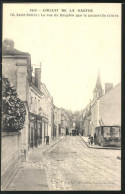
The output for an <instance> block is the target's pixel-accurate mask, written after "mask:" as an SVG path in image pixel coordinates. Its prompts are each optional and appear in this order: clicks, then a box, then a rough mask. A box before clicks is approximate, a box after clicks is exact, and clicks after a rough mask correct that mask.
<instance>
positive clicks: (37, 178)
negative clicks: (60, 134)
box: [6, 136, 121, 191]
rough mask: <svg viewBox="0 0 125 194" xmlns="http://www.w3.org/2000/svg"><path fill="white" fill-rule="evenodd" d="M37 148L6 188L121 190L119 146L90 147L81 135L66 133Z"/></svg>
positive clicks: (25, 189) (21, 189)
mask: <svg viewBox="0 0 125 194" xmlns="http://www.w3.org/2000/svg"><path fill="white" fill-rule="evenodd" d="M34 151H35V153H36V154H35V153H34ZM34 151H33V152H31V156H32V157H31V156H30V161H28V162H24V163H23V165H22V168H20V170H19V171H18V173H17V174H16V175H15V177H14V179H13V180H12V182H11V183H10V185H9V186H8V188H7V189H6V190H7V191H31V190H32V191H36V190H39V191H40V190H61V191H63V190H120V187H121V185H120V183H121V173H120V171H121V160H119V159H118V158H117V156H119V157H120V156H121V155H120V154H121V153H120V152H121V151H120V150H109V149H108V150H107V149H91V148H88V147H87V146H86V144H85V142H84V141H83V139H82V138H81V137H80V136H67V137H64V138H63V139H62V140H61V141H58V142H57V143H55V144H52V145H50V147H48V148H46V149H43V151H41V149H36V150H34ZM33 157H34V158H33Z"/></svg>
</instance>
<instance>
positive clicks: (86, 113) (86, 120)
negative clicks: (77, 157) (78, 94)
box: [81, 103, 91, 136]
mask: <svg viewBox="0 0 125 194" xmlns="http://www.w3.org/2000/svg"><path fill="white" fill-rule="evenodd" d="M81 127H82V134H83V135H84V136H89V135H90V134H91V103H90V104H88V105H87V106H86V107H85V109H84V110H83V111H82V126H81Z"/></svg>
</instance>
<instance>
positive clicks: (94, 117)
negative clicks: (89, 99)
mask: <svg viewBox="0 0 125 194" xmlns="http://www.w3.org/2000/svg"><path fill="white" fill-rule="evenodd" d="M98 125H99V100H96V101H94V103H93V104H92V107H91V135H92V136H93V135H94V133H95V127H97V126H98Z"/></svg>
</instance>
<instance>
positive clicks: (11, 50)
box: [2, 47, 30, 56]
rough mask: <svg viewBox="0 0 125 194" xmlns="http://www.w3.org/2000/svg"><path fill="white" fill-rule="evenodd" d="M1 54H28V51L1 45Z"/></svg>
mask: <svg viewBox="0 0 125 194" xmlns="http://www.w3.org/2000/svg"><path fill="white" fill-rule="evenodd" d="M2 55H25V56H30V54H29V53H27V52H22V51H19V50H17V49H14V48H13V49H9V48H5V47H3V49H2Z"/></svg>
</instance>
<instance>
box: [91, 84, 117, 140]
mask: <svg viewBox="0 0 125 194" xmlns="http://www.w3.org/2000/svg"><path fill="white" fill-rule="evenodd" d="M100 90H101V91H102V89H101V87H100ZM94 92H95V91H94ZM104 125H105V126H106V125H109V126H112V125H119V126H121V83H119V84H117V85H116V86H115V87H114V88H113V84H112V83H106V84H105V94H102V93H101V95H100V96H99V93H97V95H96V96H95V95H94V99H93V100H92V102H91V136H93V137H94V133H95V128H96V127H98V126H104Z"/></svg>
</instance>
